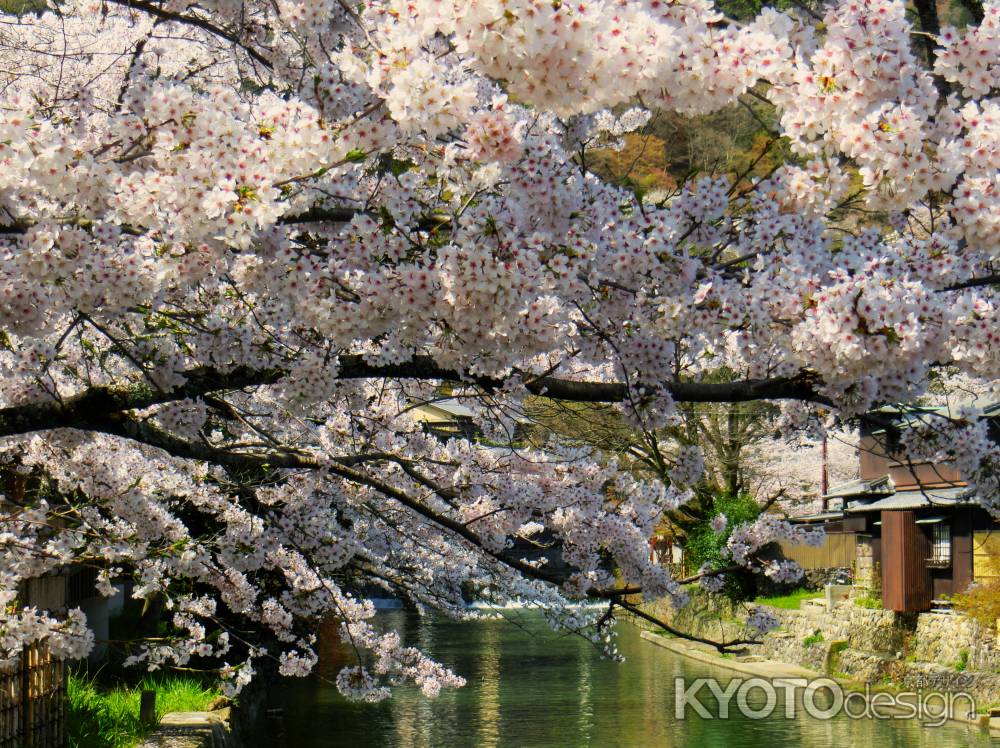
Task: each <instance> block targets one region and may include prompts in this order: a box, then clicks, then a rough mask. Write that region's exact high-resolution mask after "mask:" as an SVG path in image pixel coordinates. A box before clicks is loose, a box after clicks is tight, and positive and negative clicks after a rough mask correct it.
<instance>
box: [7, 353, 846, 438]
mask: <svg viewBox="0 0 1000 748" xmlns="http://www.w3.org/2000/svg"><path fill="white" fill-rule="evenodd" d="M286 374H287V372H286V371H284V370H282V369H277V368H275V369H251V368H248V367H237V368H236V369H233V370H231V371H228V372H220V371H218V370H216V369H212V368H209V367H199V368H196V369H191V370H189V371H187V372H186V373H185V380H186V381H185V383H184V384H182V385H180V386H178V387H174V388H172V389H169V390H159V389H156V388H154V387H150V386H148V385H144V384H132V385H123V386H117V387H114V386H108V387H95V388H91V389H88V390H84V391H83V392H81V393H79V394H77V395H73V396H70V397H66V398H63V400H62V402H61V403H59V402H54V401H50V402H41V403H30V404H26V405H14V406H10V407H7V408H2V409H0V437H3V436H13V435H15V434H24V433H28V432H31V431H46V430H48V429H54V428H86V427H87V425H88V424H89V423H91V422H92V421H93V419H94V418H95V417H101V418H103V417H105V416H107V415H108V414H110V413H117V412H121V411H125V410H133V409H137V408H148V407H150V406H152V405H159V404H161V403H167V402H174V401H177V400H184V399H193V398H197V397H201V396H203V395H206V394H208V393H210V392H216V391H225V390H234V389H242V388H244V387H258V386H263V385H270V384H274V383H276V382H278V381H279V380H280V379H282V378H283V377H284V376H285V375H286ZM338 378H339V379H344V380H348V379H380V378H390V379H423V380H444V381H452V382H468V383H469V384H473V385H476V386H479V387H482V388H483V389H485V390H496V389H499V388H500V387H502V386H503V385H504V383H505V381H504V380H503V379H500V378H494V377H469V376H467V375H466V374H465V373H464V372H459V371H455V370H453V369H447V368H444V367H441V366H439V365H438V364H437V363H436V362H435V361H434V359H432V358H431V357H430V356H417V357H416V358H414V359H413V360H411V361H409V362H407V363H402V364H391V365H386V366H373V365H371V364H368V363H365V361H364V359H363V358H362V357H361V356H358V355H345V356H341V357H340V372H339V375H338ZM818 384H819V378H818V377H817V376H815V375H814V374H811V373H808V372H803V373H801V374H799V375H797V376H794V377H774V378H772V379H746V380H742V381H737V382H722V383H715V382H711V383H701V382H670V383H668V384H667V389H668V390H669V391H670V394H671V395H672V396H673V398H674V399H675V400H677V401H678V402H743V401H748V400H773V399H790V400H806V401H811V402H816V403H823V404H829V401H828V400H827V398H825V397H824V396H822V395H820V394H819V393H818V392H817V390H816V387H817V385H818ZM525 387H526V389H527V390H528V391H529V392H531V393H532V394H534V395H539V396H545V397H549V398H555V399H559V400H572V401H576V402H591V403H599V402H605V403H619V402H622V401H624V400H625V399H626V397H627V395H628V391H627V387H626V385H624V384H622V383H619V382H581V381H575V380H569V379H558V378H555V377H551V376H543V377H537V378H534V379H526V381H525Z"/></svg>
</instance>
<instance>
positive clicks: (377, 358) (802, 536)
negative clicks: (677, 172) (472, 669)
mask: <svg viewBox="0 0 1000 748" xmlns="http://www.w3.org/2000/svg"><path fill="white" fill-rule="evenodd" d="M53 3H54V4H52V5H51V6H47V7H45V8H38V9H37V11H33V12H30V13H26V14H23V15H20V16H15V15H3V16H0V86H2V88H0V325H2V328H0V329H2V339H0V369H2V377H0V437H2V438H3V442H2V453H3V459H4V465H5V470H6V471H7V472H8V473H9V474H10V475H12V476H13V477H12V479H11V480H10V481H8V484H9V485H10V486H11V487H10V488H9V490H8V491H7V495H6V497H5V501H6V503H5V506H6V507H8V509H7V510H6V514H5V515H4V518H3V527H2V530H0V557H2V564H0V596H2V601H3V603H4V613H3V618H2V619H0V648H2V650H3V656H6V657H11V656H14V655H15V654H16V653H17V652H18V651H19V648H20V647H21V646H22V645H23V644H25V643H29V642H32V641H36V640H39V639H42V638H45V639H47V640H48V642H49V646H50V648H51V650H52V651H53V653H54V654H55V655H56V656H59V657H68V658H72V657H79V656H82V655H83V654H85V653H86V652H87V651H88V649H89V647H90V646H91V643H92V639H93V636H92V634H91V633H90V632H89V631H88V630H87V624H86V620H85V618H84V616H83V615H82V614H81V613H80V612H79V611H76V610H74V611H69V612H68V613H66V614H63V613H60V612H58V611H45V610H38V609H35V608H30V607H29V608H25V607H24V606H22V605H19V604H18V601H17V600H18V598H17V595H18V589H19V587H20V586H21V585H22V584H23V583H24V582H25V581H26V580H29V579H32V578H37V577H39V576H41V575H44V574H47V573H50V572H53V571H55V570H58V569H62V568H66V567H67V566H70V565H74V564H75V565H81V564H87V565H92V566H95V567H97V568H98V569H99V574H98V582H97V584H98V589H99V590H100V591H102V592H104V593H106V594H107V593H110V592H111V591H112V590H113V588H114V585H115V584H116V583H119V582H122V581H125V580H129V581H130V582H131V583H132V585H133V586H132V587H131V589H132V590H133V594H134V595H135V596H137V597H139V598H146V599H154V598H155V599H157V600H160V601H161V602H162V605H163V607H164V609H165V611H166V612H167V613H168V615H169V622H170V624H171V626H172V628H171V634H170V636H169V637H167V638H165V639H164V638H162V637H161V638H160V639H159V640H157V641H148V642H145V643H144V644H140V645H138V646H137V648H136V650H135V652H134V654H133V657H132V660H133V661H134V662H136V663H139V664H141V665H143V666H146V667H150V668H156V667H166V666H186V665H192V664H199V663H212V662H215V663H221V665H220V674H221V675H222V677H223V679H224V681H225V682H226V683H227V685H228V687H229V689H230V690H231V691H236V690H238V689H239V688H240V687H242V686H243V685H244V684H245V683H246V682H248V681H249V680H250V678H251V677H252V676H253V673H254V665H255V663H258V661H259V660H260V658H270V659H272V660H275V661H277V662H278V663H279V667H280V670H281V672H282V673H286V674H298V675H301V674H304V673H307V672H309V670H310V669H311V667H312V665H313V663H314V662H315V661H316V654H315V647H314V644H315V635H314V633H313V632H314V631H315V622H316V621H317V620H319V619H322V618H329V617H335V618H336V619H337V620H339V621H340V622H341V632H342V636H343V638H344V639H345V641H346V642H348V643H349V644H350V645H351V646H353V647H354V648H355V650H356V652H357V653H358V663H357V664H356V665H354V666H351V667H350V668H348V669H345V670H344V671H343V672H341V674H340V676H339V677H338V684H339V685H340V687H341V690H343V691H344V692H345V693H348V694H350V695H352V696H355V697H357V698H361V699H371V700H375V699H379V698H383V697H385V696H386V695H387V693H388V690H387V689H388V687H389V686H391V685H392V684H393V683H396V682H399V681H401V680H409V681H412V682H415V683H417V684H419V685H420V687H421V688H422V689H423V690H424V692H425V693H427V694H428V695H434V694H436V693H438V691H439V690H440V689H441V688H442V687H451V686H456V685H459V684H460V683H461V678H460V676H459V675H457V674H454V673H451V672H449V671H448V670H446V669H445V668H443V667H442V666H440V665H439V664H437V663H435V662H433V661H431V660H430V659H428V658H427V657H426V656H425V655H424V654H422V653H421V652H419V651H418V650H416V649H413V648H411V647H408V646H406V644H405V643H404V642H403V641H401V639H400V637H399V636H398V635H397V634H395V633H392V632H388V633H386V632H384V631H383V630H381V629H380V628H378V627H377V626H375V625H373V623H372V620H371V619H372V616H373V612H374V611H373V606H372V603H371V601H370V600H369V599H367V598H366V596H365V595H364V594H362V590H364V589H365V588H366V586H371V585H377V586H380V587H383V588H385V589H387V590H389V591H391V592H392V593H393V594H396V595H400V596H403V597H405V598H407V599H409V600H411V601H412V602H413V603H414V604H417V605H419V606H422V607H426V608H433V609H437V610H440V611H444V612H445V613H448V614H451V615H455V616H462V615H473V613H470V612H468V611H467V608H466V606H465V602H464V598H463V591H464V590H467V589H470V588H471V589H475V590H476V591H477V594H478V595H479V596H480V597H481V598H482V599H483V600H486V601H489V602H492V603H496V604H504V603H507V602H511V601H517V600H523V601H531V602H533V603H535V604H537V605H539V606H540V607H542V608H543V609H544V610H545V611H546V614H547V615H548V616H549V618H550V619H551V621H552V623H553V625H554V626H557V627H564V628H566V629H569V630H572V631H575V632H578V633H580V634H581V635H585V636H588V637H591V638H593V639H594V640H595V641H599V642H604V640H605V638H607V637H608V633H607V623H608V622H609V620H610V614H611V613H612V612H613V611H614V610H617V609H621V608H624V609H630V610H635V606H634V602H633V601H634V599H635V597H634V596H635V595H637V594H640V593H641V594H642V595H643V596H645V597H647V598H656V597H663V596H671V597H672V598H673V600H674V602H675V603H676V604H677V605H682V604H683V603H684V601H685V592H684V589H683V584H682V583H683V582H684V581H690V580H677V579H672V578H670V576H669V575H668V574H667V572H666V571H665V570H664V569H663V568H661V567H658V566H656V565H653V564H651V562H650V561H649V556H648V553H647V550H648V540H649V537H650V535H651V534H652V532H653V531H654V528H655V526H656V524H657V521H658V518H659V517H660V516H661V515H662V514H663V513H664V512H665V511H670V510H671V509H673V508H676V507H678V506H680V505H682V504H683V503H684V502H685V501H687V500H689V498H690V496H691V492H690V485H691V484H692V482H693V481H695V480H697V473H698V470H697V468H698V464H699V459H698V455H697V454H687V453H686V454H685V458H684V459H683V460H682V461H681V462H680V464H678V465H676V466H674V469H673V470H672V471H670V473H669V480H666V481H661V480H650V481H643V480H639V479H637V478H635V477H633V476H631V475H629V474H628V473H627V472H625V471H620V470H618V469H617V467H616V465H615V464H614V462H613V461H612V462H608V461H604V460H596V459H594V456H593V455H592V454H591V452H590V451H588V450H587V449H585V448H579V447H572V446H568V445H566V444H560V443H559V442H558V441H553V442H551V443H550V444H547V445H544V446H543V447H542V448H535V449H530V450H529V449H523V448H521V447H519V446H518V444H517V443H516V441H515V440H513V439H512V438H511V435H512V433H513V429H514V424H515V423H516V421H517V419H518V417H519V413H520V411H521V409H522V404H523V402H524V398H525V397H526V396H527V395H533V396H546V397H549V398H556V399H562V400H567V401H576V402H602V403H612V404H615V405H616V406H617V407H619V408H620V409H621V411H622V413H623V415H624V416H625V417H626V419H627V420H628V421H629V422H630V423H633V424H634V425H636V426H638V427H641V428H643V429H646V430H648V431H652V430H656V429H659V428H662V427H664V426H666V425H669V424H671V423H673V422H675V420H676V418H677V404H678V403H715V402H749V401H756V400H772V401H775V402H776V403H779V404H780V406H781V409H782V424H783V428H785V429H787V430H788V431H789V432H791V431H796V430H808V431H810V432H811V433H820V432H822V430H823V429H825V428H828V427H831V426H835V425H837V426H840V425H844V424H848V423H849V422H850V421H851V419H853V418H855V417H857V416H858V415H859V414H860V413H863V412H864V411H866V410H868V409H870V408H872V407H873V406H877V405H879V404H882V403H887V402H897V401H906V400H909V399H913V398H915V397H918V396H919V395H921V394H922V393H923V392H924V391H925V390H926V388H927V386H928V382H929V380H930V378H931V375H932V373H933V372H934V371H935V370H936V369H937V368H940V367H943V366H948V367H952V368H953V369H954V370H956V371H959V372H961V373H962V374H964V375H967V376H970V377H973V378H978V379H982V380H987V381H993V380H996V379H997V378H998V372H1000V353H998V352H1000V345H997V343H998V341H997V335H998V333H997V319H996V318H997V305H998V303H1000V302H998V299H997V294H996V288H997V282H998V275H997V269H996V268H997V262H998V260H1000V171H998V167H1000V99H997V98H996V93H997V90H998V88H1000V55H998V52H1000V6H998V5H996V4H995V3H992V2H988V3H986V4H983V5H980V4H979V3H978V0H967V6H968V9H969V13H970V14H971V16H972V18H973V22H972V24H971V25H969V26H968V27H966V28H962V29H954V28H948V27H944V26H941V24H940V23H939V21H938V19H937V16H936V10H935V9H934V8H933V7H931V6H933V4H932V3H920V4H919V9H920V12H919V14H918V15H919V23H918V25H917V26H914V24H913V22H911V20H910V19H909V18H908V16H907V14H906V12H905V8H904V5H903V4H902V3H901V2H893V1H891V0H842V1H841V2H836V3H832V4H830V5H829V6H826V7H825V8H822V9H821V10H819V11H814V10H811V9H805V10H792V11H789V12H778V11H775V10H772V9H767V8H765V9H763V10H762V11H761V12H760V13H759V14H757V15H755V16H753V17H750V18H742V19H739V20H738V19H733V18H727V17H725V16H724V15H723V14H721V13H720V12H718V11H717V10H716V9H715V8H714V7H713V6H712V4H711V3H710V2H707V0H678V1H677V2H661V1H660V0H627V1H626V0H581V1H580V2H566V1H561V0H555V1H553V0H471V1H470V0H463V1H462V2H455V1H453V0H409V1H408V2H402V0H371V1H369V0H365V1H363V2H360V3H355V2H344V1H343V0H271V1H270V2H262V1H261V0H202V1H201V2H189V0H163V1H160V0H103V2H96V1H92V0H70V1H69V2H61V1H59V2H57V1H56V0H53ZM751 99H753V100H754V101H756V102H758V103H765V104H766V105H767V106H769V107H772V108H773V109H774V112H775V114H776V116H775V119H774V121H775V122H777V123H778V127H779V128H780V130H779V131H778V132H776V133H774V138H773V141H774V143H775V144H780V145H781V147H782V148H785V149H787V152H788V153H790V154H792V156H791V158H788V159H786V160H785V163H783V165H781V166H780V168H777V169H775V170H773V171H770V172H769V173H767V174H746V175H738V178H735V179H729V178H727V177H724V176H721V175H713V174H703V175H698V176H697V178H694V179H692V180H690V181H689V182H687V183H685V184H684V185H682V186H681V187H679V188H678V190H676V191H675V192H674V193H673V194H670V195H665V196H660V197H659V198H658V199H657V201H655V202H654V201H652V200H650V199H646V198H640V197H637V196H636V195H635V194H633V193H631V192H629V191H627V190H624V189H622V188H620V187H617V186H615V185H611V184H607V183H605V182H603V181H602V180H601V179H599V178H598V177H596V176H595V175H594V174H592V173H591V172H590V171H589V170H588V169H587V168H586V163H587V159H586V154H587V152H588V149H592V148H595V147H606V146H607V144H608V143H613V142H614V141H615V140H616V139H620V138H622V137H624V136H625V135H627V134H628V133H630V132H633V131H635V130H636V129H637V128H640V127H642V126H643V124H644V123H645V122H646V121H647V120H648V118H649V117H650V116H651V112H653V111H656V110H663V111H669V112H674V113H680V114H682V115H690V114H703V113H708V112H712V111H716V110H719V109H721V108H723V107H727V106H740V105H741V104H740V102H744V103H745V102H747V101H749V100H751ZM776 147H777V146H776ZM723 368H724V369H725V370H726V371H729V372H733V373H734V377H733V378H732V380H731V381H719V380H718V377H717V376H716V373H717V372H718V371H720V370H721V369H723ZM445 394H447V396H449V397H454V398H458V399H460V400H461V401H462V402H464V403H467V404H469V405H470V407H474V408H475V410H476V412H477V413H478V419H477V420H478V422H479V426H480V428H481V429H482V432H483V438H482V439H481V440H479V441H467V440H459V439H452V440H450V441H447V442H442V441H440V440H438V439H436V438H434V437H432V436H430V435H428V434H427V433H426V432H425V431H424V430H423V428H422V427H421V424H420V422H419V420H418V419H417V418H415V416H414V410H413V408H414V405H416V404H419V403H421V402H428V401H432V400H434V399H435V398H438V397H442V396H444V395H445ZM819 408H822V411H820V410H818V409H819ZM932 436H933V440H932V443H930V444H929V445H928V444H926V443H924V442H922V441H921V440H920V438H919V435H917V434H915V435H914V436H913V438H912V439H911V441H912V442H913V443H912V444H910V445H909V446H911V447H912V448H913V449H918V450H919V449H921V448H926V449H931V450H943V451H944V452H946V453H947V454H948V455H949V456H950V457H951V458H953V459H955V460H956V461H957V464H959V465H960V466H961V468H962V469H963V471H964V472H965V474H966V476H967V478H968V480H969V481H970V482H972V483H973V484H974V485H976V486H978V487H979V493H980V497H981V499H982V501H983V502H984V505H985V506H987V507H988V508H990V509H991V510H993V511H994V512H996V511H997V510H998V507H1000V496H998V494H1000V492H998V490H997V475H998V470H997V465H998V462H1000V456H998V453H997V447H996V446H995V445H994V444H993V442H992V441H991V440H990V439H989V438H988V435H987V434H986V432H985V431H984V429H983V426H982V424H981V423H979V422H974V421H972V420H969V419H963V418H958V419H953V420H949V422H948V424H947V427H942V428H940V429H936V430H934V433H933V434H932ZM611 496H614V497H615V499H614V500H611V498H610V497H611ZM731 531H732V533H731V536H730V541H729V552H730V555H731V558H732V562H733V565H734V566H748V567H751V568H757V569H762V567H761V563H760V562H759V561H758V560H757V557H756V552H757V551H758V550H759V549H760V548H762V547H763V546H764V545H765V544H767V543H768V542H770V541H772V540H774V539H776V538H783V539H787V540H798V541H806V542H808V541H813V540H815V538H814V537H813V536H812V535H811V534H810V533H808V532H806V531H803V530H801V529H796V528H794V527H792V526H789V525H788V524H786V523H784V522H782V521H780V520H778V519H777V518H775V517H774V516H773V515H764V516H763V517H762V518H761V519H760V520H759V521H758V522H757V523H756V524H753V525H747V526H742V527H738V528H731ZM542 532H546V533H548V534H550V535H552V536H554V537H556V538H558V541H559V544H560V549H561V553H562V557H563V558H564V560H565V561H566V562H567V563H568V564H569V566H570V568H571V573H569V574H568V575H564V576H562V577H561V576H558V575H555V574H554V573H553V572H552V571H551V570H550V569H548V568H547V567H546V565H545V564H544V563H541V562H538V561H531V560H528V559H527V558H526V557H525V556H524V554H523V553H521V552H520V550H519V549H520V548H521V547H522V546H521V544H522V543H523V542H528V541H530V540H531V538H533V537H537V536H538V535H539V533H542ZM515 541H516V542H515ZM609 560H610V561H611V562H612V565H609V563H608V561H609ZM762 570H763V571H765V572H767V573H770V574H771V575H772V576H776V577H780V578H786V577H794V575H795V574H796V573H797V569H795V568H791V567H788V568H785V567H782V568H770V567H767V568H763V569H762ZM584 600H592V601H600V602H602V603H603V604H604V607H603V608H602V609H601V610H597V611H594V610H591V609H590V608H585V607H581V606H580V605H578V603H579V602H580V601H584ZM232 621H237V622H238V625H232V624H231V622H232ZM752 623H753V624H755V625H756V626H757V627H758V628H759V629H766V628H767V627H768V625H770V624H771V623H773V621H769V620H768V617H767V616H766V615H763V614H761V615H759V616H755V617H754V619H753V621H752ZM664 625H665V624H664ZM248 631H257V632H261V636H259V637H251V636H250V635H249V634H247V633H246V632H248ZM265 634H266V636H265ZM604 643H605V644H606V646H608V648H609V651H610V652H612V653H613V651H614V650H613V643H610V642H604ZM718 644H719V646H720V647H725V646H727V645H731V644H733V643H732V642H720V643H718Z"/></svg>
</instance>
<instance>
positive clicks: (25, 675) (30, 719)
mask: <svg viewBox="0 0 1000 748" xmlns="http://www.w3.org/2000/svg"><path fill="white" fill-rule="evenodd" d="M65 744H66V669H65V666H64V665H63V663H62V662H59V661H56V660H53V659H52V657H51V656H50V655H49V651H48V648H47V647H46V646H45V644H44V643H40V644H34V645H32V646H30V647H25V648H24V651H23V653H22V655H21V657H20V658H19V659H18V662H17V663H16V664H15V665H14V666H13V667H12V668H10V669H7V670H3V671H0V748H63V746H64V745H65Z"/></svg>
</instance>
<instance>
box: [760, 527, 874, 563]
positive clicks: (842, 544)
mask: <svg viewBox="0 0 1000 748" xmlns="http://www.w3.org/2000/svg"><path fill="white" fill-rule="evenodd" d="M778 545H779V546H780V547H781V556H782V557H783V558H787V559H788V560H789V561H795V562H796V563H798V564H799V566H801V567H802V568H803V569H833V568H845V567H846V568H850V567H851V566H852V565H853V564H854V559H855V558H856V557H857V540H856V536H855V535H854V534H853V533H828V534H827V535H826V536H825V537H824V538H823V545H821V546H819V547H815V546H811V545H795V544H792V543H785V542H782V541H779V543H778Z"/></svg>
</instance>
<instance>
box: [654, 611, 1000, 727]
mask: <svg viewBox="0 0 1000 748" xmlns="http://www.w3.org/2000/svg"><path fill="white" fill-rule="evenodd" d="M645 607H646V608H647V610H648V611H649V612H650V613H653V614H655V615H656V616H657V617H658V618H661V619H662V620H666V621H668V622H669V623H670V624H671V625H672V626H674V627H675V628H677V629H679V630H681V631H683V632H685V633H689V634H693V635H696V636H701V637H704V638H709V639H713V640H718V639H720V638H721V639H735V638H739V637H740V636H741V635H743V634H744V633H745V618H746V610H745V609H743V608H741V607H739V606H735V605H732V604H731V603H729V602H728V601H725V600H722V599H720V598H718V597H715V596H710V595H707V594H704V593H696V594H695V596H694V597H693V599H692V602H691V604H689V605H688V606H686V607H685V608H684V609H682V610H681V611H679V612H675V611H673V610H672V609H671V608H670V607H669V605H666V604H662V603H661V604H652V605H647V606H645ZM751 607H752V606H751ZM768 611H769V612H770V613H772V614H773V615H774V616H775V617H776V618H777V619H778V622H779V626H778V628H777V629H776V630H774V631H772V632H770V633H768V634H767V635H765V636H764V637H763V641H762V642H761V643H760V644H758V645H751V646H749V647H747V649H746V651H745V653H743V654H742V655H741V656H735V655H726V656H721V655H719V654H718V653H717V652H716V651H715V650H714V648H712V647H708V646H703V645H697V644H692V643H689V642H686V641H684V643H680V642H681V641H683V640H679V639H671V638H665V637H663V636H660V635H659V634H658V633H653V634H651V635H649V636H645V635H644V636H643V638H644V639H646V640H648V641H652V642H653V643H655V644H658V645H660V646H664V647H666V648H668V649H671V651H674V652H675V653H677V654H680V655H682V656H685V657H690V658H694V659H697V660H698V661H701V662H710V663H712V664H714V665H716V666H719V667H724V668H727V669H730V670H734V671H737V672H744V673H747V674H750V675H754V676H757V677H790V676H791V674H792V673H795V675H794V677H806V678H810V679H817V678H821V677H822V678H829V679H831V680H833V681H834V682H836V683H838V684H840V685H841V686H842V687H843V688H844V689H845V690H850V691H859V690H863V689H866V688H867V689H868V690H869V691H870V692H873V693H874V692H885V693H887V694H900V693H908V692H917V693H922V694H930V693H936V694H945V695H949V696H953V697H956V698H957V697H960V696H961V697H968V698H969V699H970V700H971V701H973V702H974V703H975V706H976V709H977V710H978V712H979V714H978V715H977V716H976V717H973V718H971V719H970V718H967V717H966V716H965V715H964V714H958V715H954V716H955V717H956V719H957V721H960V722H966V723H969V722H971V723H973V724H976V725H980V726H983V727H986V726H989V724H990V719H991V716H992V718H993V719H992V722H993V728H994V729H997V730H1000V652H998V645H997V641H996V637H995V636H991V635H990V634H991V632H987V631H984V630H982V629H981V628H979V627H977V626H976V625H975V623H974V622H972V621H969V620H967V619H964V618H963V617H961V616H958V615H954V614H949V613H927V614H920V615H900V614H896V613H893V612H892V611H886V610H881V609H873V608H868V607H864V606H861V605H858V604H856V603H855V602H854V601H852V600H845V601H843V602H840V603H836V604H834V605H830V606H828V605H826V604H823V603H822V602H821V601H818V600H816V601H812V600H805V601H803V604H802V605H801V607H800V608H790V609H783V608H775V607H768Z"/></svg>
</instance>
